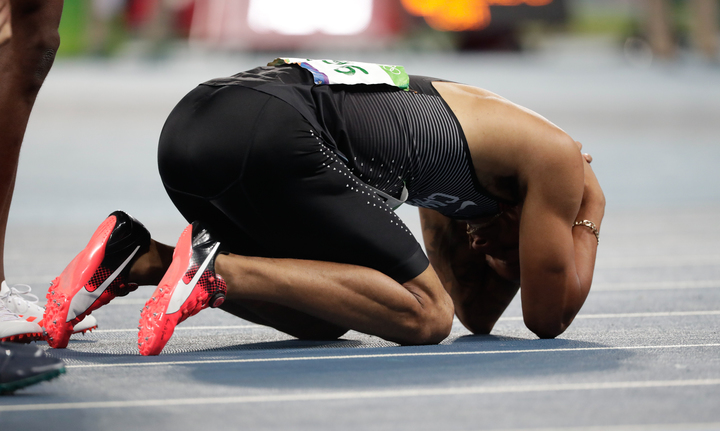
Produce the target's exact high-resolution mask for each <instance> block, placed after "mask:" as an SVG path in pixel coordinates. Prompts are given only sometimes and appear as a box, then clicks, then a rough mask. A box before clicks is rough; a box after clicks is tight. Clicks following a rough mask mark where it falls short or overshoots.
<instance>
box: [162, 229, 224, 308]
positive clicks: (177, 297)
mask: <svg viewBox="0 0 720 431" xmlns="http://www.w3.org/2000/svg"><path fill="white" fill-rule="evenodd" d="M218 247H220V243H219V242H216V243H215V245H214V246H213V248H212V249H211V250H210V253H209V254H208V257H207V258H206V259H205V261H204V262H203V263H202V265H200V268H198V270H197V272H196V273H195V276H194V277H193V278H192V280H190V283H185V282H184V281H183V279H182V278H181V279H180V281H179V282H178V284H177V286H176V287H175V290H174V291H173V293H172V296H171V297H170V302H169V303H168V307H167V310H165V314H173V313H177V312H178V311H180V307H182V305H183V304H184V303H185V301H186V300H187V299H188V297H189V296H190V293H192V291H193V289H194V288H195V285H196V284H197V282H198V281H199V280H200V277H202V274H203V272H205V268H207V266H208V264H210V261H211V260H212V258H213V256H215V251H216V250H217V248H218Z"/></svg>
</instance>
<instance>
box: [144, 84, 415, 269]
mask: <svg viewBox="0 0 720 431" xmlns="http://www.w3.org/2000/svg"><path fill="white" fill-rule="evenodd" d="M158 164H159V170H160V176H161V178H162V181H163V184H164V186H165V188H166V190H167V192H168V194H169V195H170V198H171V199H172V201H173V203H174V204H175V206H176V207H177V208H178V209H179V210H180V212H181V213H182V214H183V216H184V217H185V218H186V219H187V220H188V221H194V220H200V221H202V222H204V223H205V224H207V225H208V227H209V228H210V230H211V231H212V232H213V234H214V235H215V236H216V237H218V239H219V240H220V241H221V242H222V243H223V249H225V250H227V251H229V252H233V253H236V254H241V255H250V256H261V257H275V258H296V259H310V260H320V261H328V262H339V263H349V264H355V265H360V266H365V267H369V268H373V269H376V270H378V271H380V272H383V273H385V274H387V275H388V276H390V277H392V278H393V279H395V280H396V281H398V282H399V283H403V282H405V281H408V280H410V279H412V278H414V277H416V276H418V275H419V274H420V273H422V272H423V271H424V270H425V269H426V268H427V266H428V264H429V263H428V260H427V257H426V256H425V254H424V253H423V251H422V249H421V247H420V245H419V244H418V242H417V241H416V239H415V238H414V236H413V235H412V234H411V233H410V231H409V230H408V229H407V227H406V226H405V225H404V223H403V222H402V221H401V220H400V218H399V217H398V216H397V215H396V214H395V213H394V212H393V211H392V210H391V209H390V208H389V207H388V206H387V205H386V204H385V203H384V202H383V201H382V200H381V199H380V198H378V197H377V196H376V195H375V194H374V193H373V192H372V190H371V189H370V188H368V187H367V186H366V185H365V184H364V183H363V182H362V181H360V180H359V179H358V178H357V177H355V176H354V175H353V174H352V173H351V172H350V170H349V169H348V168H347V167H346V166H345V164H344V163H343V162H342V161H340V159H339V158H338V157H337V156H336V155H335V154H334V153H333V152H332V151H331V150H330V149H329V148H328V147H327V146H326V145H325V144H324V143H323V142H322V140H321V139H320V138H319V133H317V132H316V131H314V130H313V128H312V126H311V125H310V124H309V123H308V122H307V121H306V120H305V119H304V118H303V117H302V116H301V115H300V114H299V113H298V112H297V110H295V109H294V108H292V107H291V106H290V105H289V104H287V103H286V102H284V101H282V100H280V99H278V98H276V97H274V96H270V95H267V94H265V93H261V92H258V91H255V90H252V89H249V88H245V87H242V86H221V87H211V86H204V85H201V86H199V87H197V88H196V89H194V90H193V91H192V92H190V93H189V94H188V95H187V96H186V97H185V98H183V99H182V100H181V101H180V103H179V104H178V105H177V106H176V107H175V109H174V110H173V111H172V113H171V114H170V116H169V118H168V120H167V121H166V123H165V126H164V128H163V131H162V134H161V136H160V145H159V150H158Z"/></svg>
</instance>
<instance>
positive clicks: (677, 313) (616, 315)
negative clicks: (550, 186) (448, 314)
mask: <svg viewBox="0 0 720 431" xmlns="http://www.w3.org/2000/svg"><path fill="white" fill-rule="evenodd" d="M716 315H720V310H707V311H658V312H647V313H606V314H579V315H577V316H576V317H575V319H615V318H621V317H680V316H716ZM522 319H523V318H522V316H509V317H501V318H500V319H499V320H500V321H515V320H522ZM253 328H264V326H262V325H255V324H252V325H218V326H178V327H176V328H175V330H176V331H202V330H213V331H216V330H224V329H228V330H229V329H253ZM137 331H138V330H137V328H125V329H96V330H94V331H92V333H93V334H103V333H114V332H137Z"/></svg>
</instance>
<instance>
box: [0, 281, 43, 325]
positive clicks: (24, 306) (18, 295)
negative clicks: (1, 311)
mask: <svg viewBox="0 0 720 431" xmlns="http://www.w3.org/2000/svg"><path fill="white" fill-rule="evenodd" d="M31 290H32V288H31V287H30V286H28V285H27V284H16V285H14V286H10V289H9V290H8V292H7V293H5V294H3V295H0V302H2V303H3V306H4V308H6V309H7V310H8V311H9V312H11V313H13V314H15V315H17V314H24V313H26V312H27V311H28V310H29V309H30V308H31V307H33V308H42V307H40V306H39V305H37V302H38V297H37V296H35V295H33V294H32V293H30V291H31ZM18 318H19V317H18Z"/></svg>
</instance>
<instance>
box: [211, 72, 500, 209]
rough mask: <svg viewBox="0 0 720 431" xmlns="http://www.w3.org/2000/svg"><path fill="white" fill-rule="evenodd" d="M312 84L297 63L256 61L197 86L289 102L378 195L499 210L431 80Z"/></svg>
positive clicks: (426, 203)
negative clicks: (402, 84)
mask: <svg viewBox="0 0 720 431" xmlns="http://www.w3.org/2000/svg"><path fill="white" fill-rule="evenodd" d="M432 81H438V80H437V79H433V78H425V77H418V76H411V77H410V90H409V91H403V90H400V89H398V88H396V87H392V86H389V85H315V84H314V82H313V77H312V75H311V73H310V72H308V71H307V70H305V69H302V68H301V67H299V66H294V65H285V66H275V67H259V68H256V69H252V70H249V71H247V72H242V73H239V74H237V75H234V76H232V77H229V78H220V79H215V80H212V81H208V82H206V83H205V84H204V85H210V86H223V85H241V86H245V87H250V88H253V89H255V90H258V91H262V92H265V93H267V94H270V95H273V96H276V97H278V98H280V99H281V100H283V101H285V102H287V103H289V104H290V105H291V106H293V107H294V108H295V109H297V110H298V112H300V114H302V115H303V117H305V118H306V120H307V121H308V122H309V123H310V124H311V125H312V126H313V127H314V128H315V129H316V131H315V132H316V134H317V135H318V136H319V137H320V138H321V139H322V140H323V141H324V142H325V143H326V144H327V146H328V147H329V148H331V149H332V150H333V151H335V152H336V154H338V155H339V156H340V158H341V159H343V161H344V162H345V163H346V164H347V166H348V167H349V168H350V169H351V171H352V172H353V173H354V174H355V175H356V176H357V177H358V178H359V179H360V180H362V181H363V182H365V183H366V184H367V185H369V186H371V187H373V188H374V189H376V190H378V191H379V193H378V194H379V195H386V197H388V195H389V197H391V198H394V199H392V200H398V201H405V200H406V202H407V203H408V204H410V205H414V206H419V207H424V208H432V209H434V210H436V211H438V212H440V213H441V214H443V215H445V216H448V217H451V218H456V219H472V218H477V217H482V216H487V215H492V214H496V213H497V212H498V204H497V201H496V200H495V199H493V198H492V197H491V196H490V195H489V194H488V193H487V192H486V191H484V189H483V188H482V187H481V186H480V184H479V182H478V180H477V177H476V174H475V171H474V168H473V166H472V161H471V158H470V152H469V149H468V145H467V141H466V140H465V136H464V134H463V132H462V129H461V127H460V125H459V123H458V121H457V119H456V118H455V116H454V114H453V113H452V111H451V110H450V108H449V107H448V106H447V105H446V104H445V102H444V101H443V99H442V98H441V97H440V95H439V94H438V93H437V92H436V91H435V89H434V87H432V84H431V82H432Z"/></svg>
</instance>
